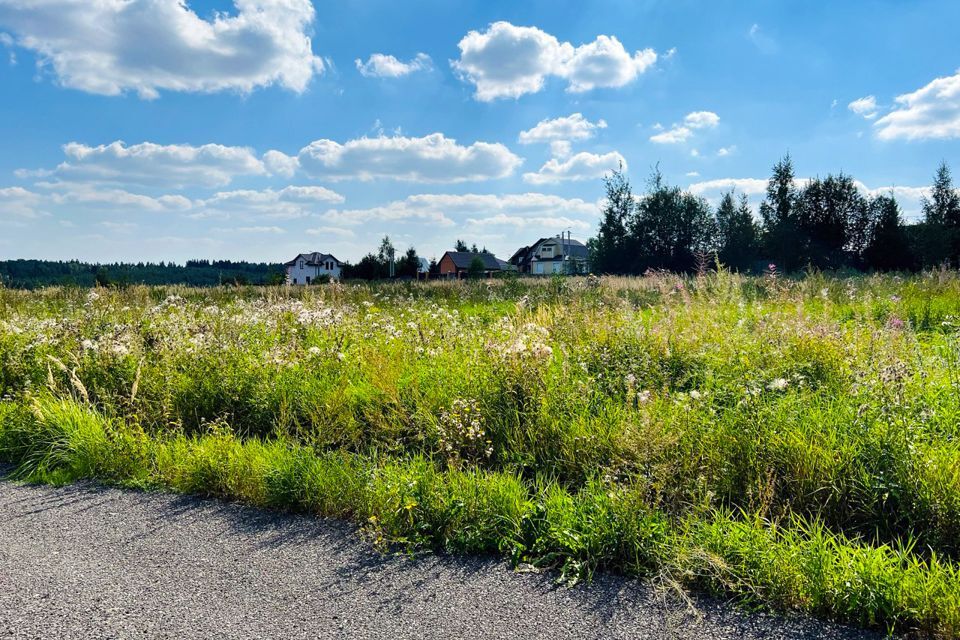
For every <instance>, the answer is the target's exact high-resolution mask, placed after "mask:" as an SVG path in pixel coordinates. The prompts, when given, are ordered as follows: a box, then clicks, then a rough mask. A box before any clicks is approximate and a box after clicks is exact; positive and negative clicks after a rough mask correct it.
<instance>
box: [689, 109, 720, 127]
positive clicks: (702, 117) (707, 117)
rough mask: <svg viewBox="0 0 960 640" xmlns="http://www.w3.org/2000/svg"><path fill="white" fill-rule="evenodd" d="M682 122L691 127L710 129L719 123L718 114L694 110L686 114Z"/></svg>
mask: <svg viewBox="0 0 960 640" xmlns="http://www.w3.org/2000/svg"><path fill="white" fill-rule="evenodd" d="M683 123H684V124H685V125H687V126H688V127H690V128H691V129H712V128H714V127H716V126H717V125H718V124H720V116H718V115H717V114H715V113H714V112H712V111H694V112H692V113H688V114H687V115H686V117H685V118H684V119H683Z"/></svg>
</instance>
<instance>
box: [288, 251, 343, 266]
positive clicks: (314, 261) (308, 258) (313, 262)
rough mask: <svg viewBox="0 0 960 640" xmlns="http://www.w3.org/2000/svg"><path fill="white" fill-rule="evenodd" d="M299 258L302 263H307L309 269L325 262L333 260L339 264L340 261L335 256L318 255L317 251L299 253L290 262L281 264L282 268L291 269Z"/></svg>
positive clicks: (329, 254)
mask: <svg viewBox="0 0 960 640" xmlns="http://www.w3.org/2000/svg"><path fill="white" fill-rule="evenodd" d="M301 258H303V260H304V262H306V263H307V266H310V267H316V266H319V265H321V264H323V263H324V262H326V261H327V260H333V261H334V262H335V263H337V264H340V261H339V260H337V258H336V256H334V255H333V254H332V253H320V252H318V251H314V252H313V253H301V254H299V255H297V257H296V258H294V259H293V260H291V261H290V262H284V263H283V264H284V266H287V267H292V266H293V265H295V264H296V263H297V260H300V259H301Z"/></svg>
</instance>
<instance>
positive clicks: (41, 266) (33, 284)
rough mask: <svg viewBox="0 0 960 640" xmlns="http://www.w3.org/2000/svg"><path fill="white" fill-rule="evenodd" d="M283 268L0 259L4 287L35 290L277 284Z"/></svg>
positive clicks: (209, 262)
mask: <svg viewBox="0 0 960 640" xmlns="http://www.w3.org/2000/svg"><path fill="white" fill-rule="evenodd" d="M283 281H284V268H283V265H280V264H269V263H263V262H259V263H258V262H234V261H232V260H188V261H187V263H186V264H183V265H179V264H174V263H172V262H169V263H167V262H160V263H152V262H140V263H137V264H125V263H114V264H89V263H86V262H78V261H76V260H71V261H66V262H64V261H52V260H4V261H0V282H2V283H3V286H6V287H14V288H21V289H35V288H37V287H46V286H54V285H61V286H71V285H73V286H79V287H92V286H94V285H100V286H110V285H113V286H124V285H130V284H186V285H192V286H198V287H209V286H216V285H220V284H238V285H241V284H280V283H282V282H283Z"/></svg>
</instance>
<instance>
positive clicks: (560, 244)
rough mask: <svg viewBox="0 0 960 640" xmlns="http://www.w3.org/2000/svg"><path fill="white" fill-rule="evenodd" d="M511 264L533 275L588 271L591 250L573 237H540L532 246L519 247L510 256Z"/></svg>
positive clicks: (518, 269)
mask: <svg viewBox="0 0 960 640" xmlns="http://www.w3.org/2000/svg"><path fill="white" fill-rule="evenodd" d="M510 264H512V265H513V266H515V267H516V268H517V271H519V272H520V273H529V274H533V275H547V274H553V273H565V274H575V273H587V272H588V271H590V252H589V250H588V249H587V247H586V245H585V244H583V243H582V242H580V241H579V240H574V239H573V238H569V237H563V236H557V237H556V238H540V239H539V240H537V241H536V242H535V243H533V244H532V245H531V246H529V247H522V248H520V249H518V250H517V251H516V253H514V254H513V256H512V257H511V258H510Z"/></svg>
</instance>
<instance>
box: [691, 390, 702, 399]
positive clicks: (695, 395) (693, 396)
mask: <svg viewBox="0 0 960 640" xmlns="http://www.w3.org/2000/svg"><path fill="white" fill-rule="evenodd" d="M702 397H703V394H702V393H700V392H699V391H697V390H696V389H694V390H693V391H691V392H690V398H691V399H693V400H699V399H700V398H702Z"/></svg>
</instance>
